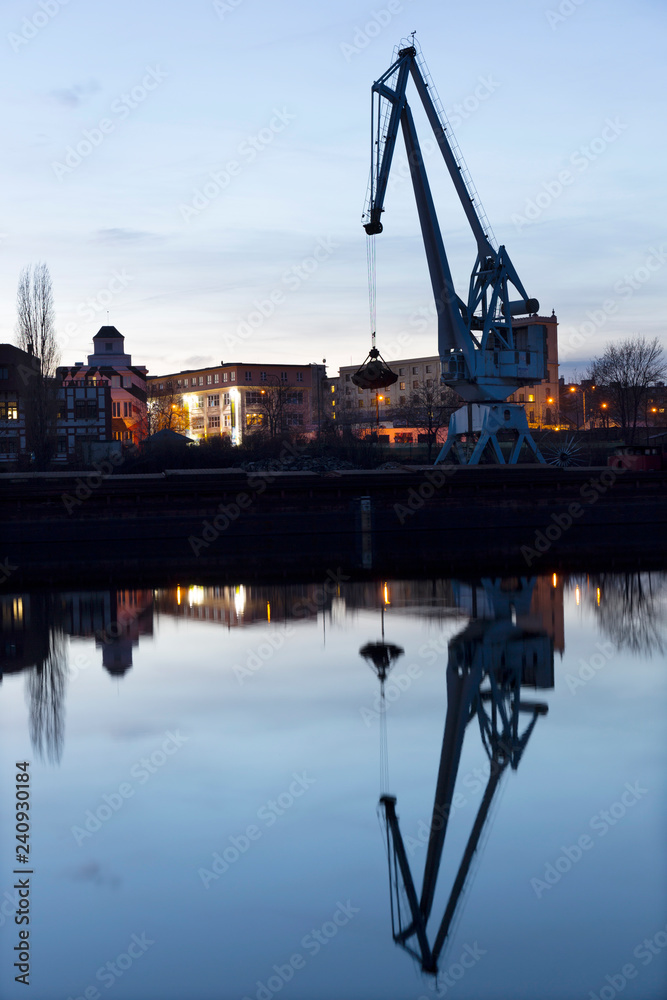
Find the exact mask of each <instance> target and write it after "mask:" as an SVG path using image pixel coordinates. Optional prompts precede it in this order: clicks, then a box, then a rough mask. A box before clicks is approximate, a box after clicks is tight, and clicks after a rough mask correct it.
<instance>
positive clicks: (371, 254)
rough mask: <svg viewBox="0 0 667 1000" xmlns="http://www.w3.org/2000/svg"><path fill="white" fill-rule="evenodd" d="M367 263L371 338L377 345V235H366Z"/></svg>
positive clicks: (373, 344) (373, 343)
mask: <svg viewBox="0 0 667 1000" xmlns="http://www.w3.org/2000/svg"><path fill="white" fill-rule="evenodd" d="M366 264H367V267H368V307H369V311H370V320H371V340H372V346H373V347H375V328H376V321H377V300H376V286H377V279H376V268H375V237H374V236H366Z"/></svg>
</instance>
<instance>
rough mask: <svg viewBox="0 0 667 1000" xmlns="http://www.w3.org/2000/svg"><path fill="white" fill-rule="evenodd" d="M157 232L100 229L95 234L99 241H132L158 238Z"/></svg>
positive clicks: (96, 240) (94, 237) (94, 236)
mask: <svg viewBox="0 0 667 1000" xmlns="http://www.w3.org/2000/svg"><path fill="white" fill-rule="evenodd" d="M156 237H157V234H156V233H148V232H143V231H142V230H140V229H125V228H118V229H98V230H96V232H95V233H94V235H93V239H94V240H95V242H97V243H130V242H134V241H135V240H136V241H138V240H152V239H156Z"/></svg>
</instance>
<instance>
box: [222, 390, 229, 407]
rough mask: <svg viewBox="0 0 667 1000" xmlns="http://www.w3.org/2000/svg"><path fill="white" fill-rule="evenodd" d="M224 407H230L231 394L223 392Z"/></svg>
mask: <svg viewBox="0 0 667 1000" xmlns="http://www.w3.org/2000/svg"><path fill="white" fill-rule="evenodd" d="M222 405H223V406H229V393H228V392H223V394H222Z"/></svg>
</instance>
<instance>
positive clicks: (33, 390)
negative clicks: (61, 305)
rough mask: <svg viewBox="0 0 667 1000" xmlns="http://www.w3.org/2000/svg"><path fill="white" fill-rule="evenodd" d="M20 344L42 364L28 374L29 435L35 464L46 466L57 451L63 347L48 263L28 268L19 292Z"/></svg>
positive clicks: (28, 439) (27, 419) (25, 269)
mask: <svg viewBox="0 0 667 1000" xmlns="http://www.w3.org/2000/svg"><path fill="white" fill-rule="evenodd" d="M16 310H17V323H16V337H17V345H18V347H20V348H21V350H23V351H27V353H28V354H30V355H31V356H32V357H34V358H36V359H37V361H38V363H36V364H35V367H34V369H33V370H31V371H30V372H28V373H27V375H26V394H25V398H26V436H27V441H28V448H29V449H30V451H32V452H33V453H34V456H35V464H36V465H37V466H38V467H39V468H44V467H46V466H47V465H48V464H49V461H50V459H51V456H52V454H53V452H54V444H55V427H56V413H57V405H58V404H57V396H58V386H57V383H56V380H55V375H56V369H57V367H58V361H59V360H60V350H59V347H58V343H57V341H56V334H55V328H54V311H53V288H52V285H51V275H50V274H49V269H48V267H47V266H46V264H35V265H34V266H32V267H31V266H28V267H24V269H23V270H22V271H21V275H20V277H19V283H18V290H17V295H16Z"/></svg>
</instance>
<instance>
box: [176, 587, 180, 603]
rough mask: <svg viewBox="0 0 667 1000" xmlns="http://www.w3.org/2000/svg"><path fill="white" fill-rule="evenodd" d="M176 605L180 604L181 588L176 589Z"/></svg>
mask: <svg viewBox="0 0 667 1000" xmlns="http://www.w3.org/2000/svg"><path fill="white" fill-rule="evenodd" d="M176 603H177V604H180V603H181V588H180V587H177V588H176Z"/></svg>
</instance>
